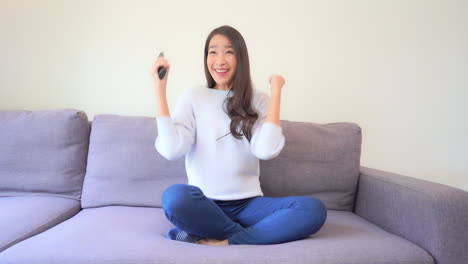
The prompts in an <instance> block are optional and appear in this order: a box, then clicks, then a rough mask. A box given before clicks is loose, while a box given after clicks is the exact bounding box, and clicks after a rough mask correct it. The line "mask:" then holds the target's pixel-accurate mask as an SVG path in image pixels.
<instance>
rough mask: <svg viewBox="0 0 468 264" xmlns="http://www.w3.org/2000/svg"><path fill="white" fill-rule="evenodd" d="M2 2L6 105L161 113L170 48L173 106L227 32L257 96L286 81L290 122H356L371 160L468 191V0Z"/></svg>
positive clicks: (365, 157)
mask: <svg viewBox="0 0 468 264" xmlns="http://www.w3.org/2000/svg"><path fill="white" fill-rule="evenodd" d="M0 3H1V4H0V33H1V35H0V36H1V41H0V56H1V62H0V77H1V78H0V109H3V110H5V109H27V110H40V109H55V108H77V109H82V110H84V111H86V113H87V114H88V116H89V118H90V119H92V118H93V117H94V115H96V114H103V113H112V114H122V115H145V116H154V115H155V112H156V102H155V97H154V91H153V86H152V79H151V77H150V74H149V70H150V68H151V66H152V64H153V61H154V60H155V58H156V56H157V54H158V53H159V51H161V50H164V51H165V52H166V55H167V58H168V59H169V61H170V62H171V64H172V69H171V75H170V78H169V84H168V86H169V87H168V89H169V91H168V100H169V106H170V107H173V106H174V105H175V102H176V100H177V98H178V95H179V94H180V92H181V91H182V90H183V89H184V88H186V87H191V86H197V85H202V84H204V83H205V80H204V73H203V64H202V63H203V45H204V41H205V38H206V37H207V35H208V33H209V32H210V31H211V30H212V29H214V28H215V27H217V26H221V25H224V24H228V25H231V26H233V27H235V28H237V29H238V30H239V31H240V32H241V33H242V34H243V36H244V38H245V40H246V42H247V45H248V48H249V53H250V59H251V68H252V76H253V80H254V83H255V85H256V87H257V88H259V89H262V90H264V91H267V92H269V87H268V81H267V80H268V77H269V75H270V74H272V73H280V74H282V75H284V76H285V78H286V82H287V83H286V85H285V87H284V89H283V91H284V92H283V97H282V106H281V107H282V109H281V119H285V120H294V121H309V122H315V123H332V122H356V123H358V124H359V125H360V126H361V127H362V130H363V145H362V161H361V164H362V165H364V166H368V167H373V168H378V169H382V170H388V171H392V172H396V173H401V174H404V175H410V176H413V177H416V178H421V179H426V180H430V181H435V182H439V183H443V184H447V185H451V186H455V187H458V188H461V189H464V190H468V179H467V176H468V138H467V135H468V122H467V117H466V115H467V114H468V106H467V102H468V91H467V90H468V65H467V64H468V48H467V47H468V1H462V0H460V1H456V0H447V1H444V0H439V1H435V0H430V1H423V0H420V1H415V0H408V1H403V0H401V1H378V0H362V1H357V0H355V1H345V0H343V1H310V0H308V1H305V0H304V1H266V0H263V1H258V0H256V1H225V2H222V1H212V2H210V1H173V0H167V1H150V0H148V1H136V0H128V1H110V0H108V1H102V0H87V1H71V0H56V1H52V0H41V1H34V0H30V1H19V0H14V1H13V0H11V1H5V0H0Z"/></svg>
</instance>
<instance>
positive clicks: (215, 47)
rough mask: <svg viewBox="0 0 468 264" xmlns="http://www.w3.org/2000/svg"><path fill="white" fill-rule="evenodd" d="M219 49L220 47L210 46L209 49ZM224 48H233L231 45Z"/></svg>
mask: <svg viewBox="0 0 468 264" xmlns="http://www.w3.org/2000/svg"><path fill="white" fill-rule="evenodd" d="M217 47H218V45H213V46H210V47H209V48H210V49H212V48H217ZM224 48H232V46H231V45H226V46H224Z"/></svg>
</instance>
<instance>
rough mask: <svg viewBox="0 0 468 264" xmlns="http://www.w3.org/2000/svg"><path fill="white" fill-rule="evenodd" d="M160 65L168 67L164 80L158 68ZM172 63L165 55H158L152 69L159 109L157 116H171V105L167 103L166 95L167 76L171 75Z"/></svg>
mask: <svg viewBox="0 0 468 264" xmlns="http://www.w3.org/2000/svg"><path fill="white" fill-rule="evenodd" d="M159 67H165V68H166V75H165V76H164V78H163V79H162V80H160V79H159V76H158V69H159ZM170 68H171V65H170V64H169V62H168V61H167V60H166V59H165V58H164V57H158V59H157V60H156V62H155V63H154V65H153V68H152V69H151V75H152V77H153V80H154V91H155V93H156V102H157V105H158V106H157V111H156V116H171V114H170V113H169V107H168V105H167V96H166V85H167V77H168V76H169V70H170Z"/></svg>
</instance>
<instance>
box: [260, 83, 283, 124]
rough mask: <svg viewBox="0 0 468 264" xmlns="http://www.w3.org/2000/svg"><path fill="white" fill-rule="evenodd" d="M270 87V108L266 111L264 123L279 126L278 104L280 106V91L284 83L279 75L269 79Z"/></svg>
mask: <svg viewBox="0 0 468 264" xmlns="http://www.w3.org/2000/svg"><path fill="white" fill-rule="evenodd" d="M269 81H270V85H271V98H270V108H269V110H268V115H267V117H266V119H265V122H270V123H274V124H276V125H278V126H279V125H281V123H280V104H281V89H282V87H283V85H284V83H285V80H284V78H283V76H281V75H272V76H271V77H270V80H269Z"/></svg>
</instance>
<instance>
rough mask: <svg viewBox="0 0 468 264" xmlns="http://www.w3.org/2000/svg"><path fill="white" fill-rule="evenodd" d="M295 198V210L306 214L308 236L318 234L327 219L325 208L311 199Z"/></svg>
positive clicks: (321, 203) (316, 200)
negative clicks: (300, 210)
mask: <svg viewBox="0 0 468 264" xmlns="http://www.w3.org/2000/svg"><path fill="white" fill-rule="evenodd" d="M297 198H298V199H297V201H296V202H297V208H301V209H303V210H304V211H306V212H307V216H308V221H307V223H308V224H307V230H308V232H309V234H314V233H316V232H318V231H319V230H320V228H322V226H323V225H324V224H325V220H326V219H327V207H326V206H325V204H324V203H323V202H322V201H320V200H319V199H316V198H313V197H308V196H300V197H297Z"/></svg>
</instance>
